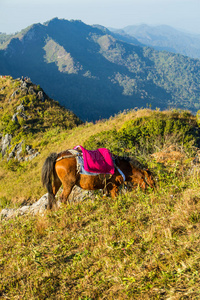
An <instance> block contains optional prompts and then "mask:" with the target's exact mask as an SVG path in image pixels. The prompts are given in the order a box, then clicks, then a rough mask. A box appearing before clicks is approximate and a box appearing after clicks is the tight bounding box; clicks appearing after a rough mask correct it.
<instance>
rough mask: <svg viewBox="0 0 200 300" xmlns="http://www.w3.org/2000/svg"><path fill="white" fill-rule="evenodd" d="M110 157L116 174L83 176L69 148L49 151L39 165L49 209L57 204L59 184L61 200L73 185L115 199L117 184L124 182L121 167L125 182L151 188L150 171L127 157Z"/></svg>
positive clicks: (65, 198)
mask: <svg viewBox="0 0 200 300" xmlns="http://www.w3.org/2000/svg"><path fill="white" fill-rule="evenodd" d="M113 157H114V161H115V173H114V174H113V175H108V174H100V175H83V174H80V173H79V170H78V166H77V161H76V154H72V153H71V152H69V151H68V150H66V151H64V152H61V153H58V154H57V153H51V154H50V155H49V156H48V157H47V158H46V160H45V162H44V165H43V168H42V183H43V185H45V186H46V188H47V192H48V208H50V209H51V208H52V206H53V205H54V204H55V203H56V200H55V195H56V193H57V192H58V190H59V188H60V186H61V185H63V192H62V194H61V202H66V201H67V199H68V196H69V194H70V193H71V191H72V188H73V187H74V186H75V185H77V186H79V187H81V188H82V189H85V190H97V189H104V191H106V192H107V193H108V194H110V195H111V197H113V198H114V197H115V196H116V195H117V193H118V190H119V186H120V185H121V184H122V183H123V182H124V178H123V176H122V175H121V174H120V170H121V171H122V172H123V174H124V175H125V181H129V182H131V183H133V184H134V185H139V186H140V187H141V188H142V189H144V190H145V189H146V188H147V187H148V186H150V187H151V188H153V187H154V180H153V177H152V174H151V173H150V171H148V170H142V169H141V168H138V167H136V166H134V164H133V161H131V159H130V158H123V157H119V156H113ZM52 177H53V178H52ZM52 179H53V180H52Z"/></svg>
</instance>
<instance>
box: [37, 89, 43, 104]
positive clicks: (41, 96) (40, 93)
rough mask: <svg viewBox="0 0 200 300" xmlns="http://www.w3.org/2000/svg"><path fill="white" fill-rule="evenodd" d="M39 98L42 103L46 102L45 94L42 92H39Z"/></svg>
mask: <svg viewBox="0 0 200 300" xmlns="http://www.w3.org/2000/svg"><path fill="white" fill-rule="evenodd" d="M37 97H38V99H39V100H41V101H42V102H43V101H44V94H43V92H42V91H39V92H38V94H37Z"/></svg>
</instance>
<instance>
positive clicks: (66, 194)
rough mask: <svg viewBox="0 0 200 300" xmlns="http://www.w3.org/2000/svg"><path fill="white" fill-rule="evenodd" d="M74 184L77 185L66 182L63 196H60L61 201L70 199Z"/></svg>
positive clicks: (64, 201)
mask: <svg viewBox="0 0 200 300" xmlns="http://www.w3.org/2000/svg"><path fill="white" fill-rule="evenodd" d="M74 185H75V183H74V184H70V185H69V184H64V185H63V192H62V194H61V197H60V199H61V202H63V203H66V202H67V201H68V197H69V195H70V193H71V191H72V189H73V187H74Z"/></svg>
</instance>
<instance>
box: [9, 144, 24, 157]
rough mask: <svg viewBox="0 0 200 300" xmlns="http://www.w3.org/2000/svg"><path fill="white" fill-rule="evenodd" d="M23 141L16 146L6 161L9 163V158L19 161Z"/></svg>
mask: <svg viewBox="0 0 200 300" xmlns="http://www.w3.org/2000/svg"><path fill="white" fill-rule="evenodd" d="M23 143H24V141H22V142H21V143H19V144H16V145H15V147H14V148H13V150H12V151H11V153H10V154H9V156H8V159H7V161H9V160H10V159H11V158H16V159H17V160H18V161H19V160H20V159H21V153H22V145H23Z"/></svg>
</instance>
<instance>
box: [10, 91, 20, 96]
mask: <svg viewBox="0 0 200 300" xmlns="http://www.w3.org/2000/svg"><path fill="white" fill-rule="evenodd" d="M18 93H19V90H16V91H14V92H13V93H12V95H11V97H12V98H15V97H16V96H17V94H18Z"/></svg>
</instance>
